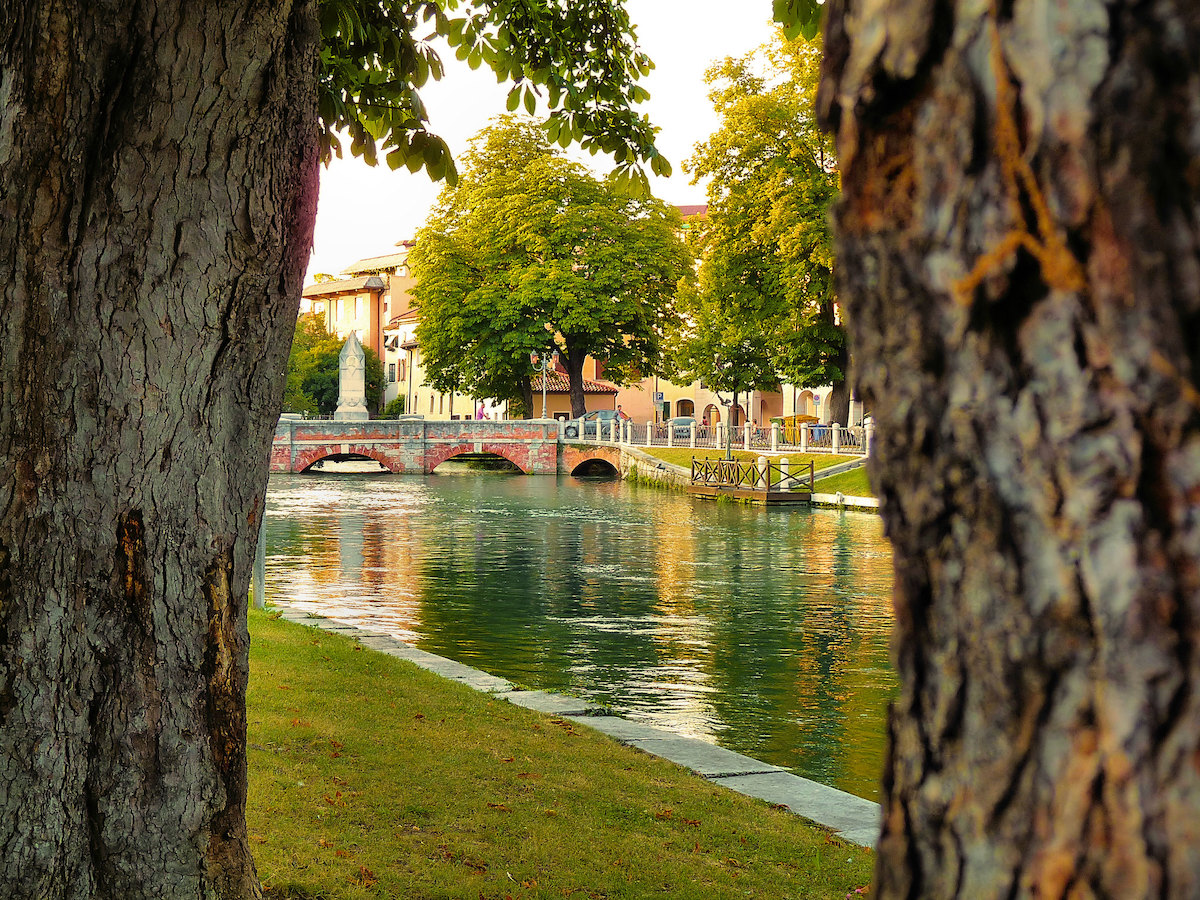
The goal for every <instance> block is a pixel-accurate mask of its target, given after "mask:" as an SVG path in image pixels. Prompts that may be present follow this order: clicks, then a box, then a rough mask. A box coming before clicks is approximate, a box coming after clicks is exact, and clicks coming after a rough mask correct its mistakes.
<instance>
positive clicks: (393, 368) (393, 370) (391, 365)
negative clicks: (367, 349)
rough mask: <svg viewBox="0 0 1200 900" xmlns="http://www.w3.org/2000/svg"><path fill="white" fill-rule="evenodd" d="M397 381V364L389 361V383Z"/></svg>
mask: <svg viewBox="0 0 1200 900" xmlns="http://www.w3.org/2000/svg"><path fill="white" fill-rule="evenodd" d="M395 382H396V364H395V363H388V383H389V384H395Z"/></svg>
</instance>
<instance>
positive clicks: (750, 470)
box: [692, 456, 817, 493]
mask: <svg viewBox="0 0 1200 900" xmlns="http://www.w3.org/2000/svg"><path fill="white" fill-rule="evenodd" d="M806 469H807V471H805V470H806ZM806 482H807V484H806ZM816 482H817V478H816V468H815V467H814V465H813V462H812V460H809V462H808V465H807V466H804V465H801V466H799V467H797V468H795V469H793V468H792V467H790V466H789V465H787V462H786V460H780V459H762V460H760V461H758V462H743V461H742V460H738V459H696V458H695V457H694V456H693V457H692V484H694V485H705V486H707V487H725V488H738V489H742V490H751V491H766V492H768V493H770V492H775V491H780V492H782V491H791V490H794V489H797V488H799V489H804V488H805V487H807V489H808V492H809V493H812V492H813V491H814V490H815V486H816Z"/></svg>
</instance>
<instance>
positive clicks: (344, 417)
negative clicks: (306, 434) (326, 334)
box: [333, 331, 371, 422]
mask: <svg viewBox="0 0 1200 900" xmlns="http://www.w3.org/2000/svg"><path fill="white" fill-rule="evenodd" d="M333 418H334V419H335V420H337V421H339V422H353V421H358V420H364V419H369V418H371V415H370V413H368V412H367V356H366V354H365V353H363V348H362V344H360V343H359V342H358V335H356V334H355V333H354V332H353V331H352V332H350V337H348V338H346V343H345V344H344V345H343V346H342V353H341V355H340V356H339V357H338V405H337V412H335V413H334V414H333Z"/></svg>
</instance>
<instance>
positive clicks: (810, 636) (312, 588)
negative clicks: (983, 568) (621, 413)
mask: <svg viewBox="0 0 1200 900" xmlns="http://www.w3.org/2000/svg"><path fill="white" fill-rule="evenodd" d="M891 579H892V575H891V549H890V547H889V546H888V544H887V542H886V540H885V539H884V538H883V535H882V528H881V524H880V521H879V518H878V516H876V515H874V514H868V513H860V512H839V511H837V510H823V509H815V510H808V509H805V508H791V509H778V508H774V509H764V508H761V507H750V506H743V505H740V504H716V503H712V502H711V501H701V500H693V499H691V498H689V497H687V496H686V495H684V494H680V493H676V492H671V491H665V490H661V489H657V488H652V487H645V486H636V485H630V484H627V483H624V482H621V481H615V480H591V479H576V478H571V477H565V476H564V477H559V478H549V477H532V476H505V475H496V474H480V473H469V474H455V475H437V474H435V475H431V476H427V477H422V476H408V475H375V476H363V475H272V476H271V480H270V488H269V491H268V495H267V597H268V599H269V600H278V601H279V602H285V603H289V604H291V605H293V606H297V607H299V608H301V609H309V610H312V611H315V612H321V613H323V614H327V615H332V616H337V617H341V618H347V619H351V620H355V621H358V622H360V623H364V624H367V625H369V626H370V627H373V628H376V629H378V630H381V631H384V632H387V633H389V634H392V635H394V636H396V637H399V638H402V639H403V640H406V641H410V642H412V643H414V644H416V645H417V646H418V647H421V648H422V649H424V650H428V651H430V652H433V653H437V654H440V655H442V656H447V657H450V658H452V659H456V660H459V661H461V662H464V663H468V664H470V665H473V666H476V667H478V668H480V669H483V670H485V671H487V672H491V673H492V674H495V675H499V676H501V677H503V678H507V679H509V680H511V681H513V682H516V683H518V684H520V685H523V686H526V687H531V688H540V689H544V690H552V691H560V692H563V693H567V694H571V695H573V696H577V697H582V698H585V699H588V700H592V701H596V702H599V703H602V704H603V705H605V706H607V707H609V708H610V709H612V710H613V711H614V712H615V713H617V714H619V715H624V716H626V717H628V718H630V719H634V720H637V721H641V722H646V723H648V724H652V725H659V726H664V727H667V728H670V729H672V730H674V731H677V732H680V733H684V734H689V735H693V736H698V737H703V738H705V739H707V740H710V741H713V742H714V743H717V744H720V745H721V746H724V747H728V748H730V749H733V750H737V751H740V752H742V753H746V754H749V755H750V756H753V757H755V758H757V759H761V760H764V761H766V762H769V763H773V764H775V765H779V766H784V767H787V768H789V769H791V770H793V771H795V772H796V773H798V774H801V775H804V776H806V777H808V778H812V779H814V780H816V781H820V782H823V783H825V784H831V785H834V786H836V787H839V788H842V789H843V790H847V791H850V792H852V793H855V794H858V795H859V796H862V797H868V798H871V799H876V797H877V794H878V787H877V782H878V780H879V772H880V765H881V759H882V753H883V743H884V710H885V708H886V705H887V703H888V701H889V700H890V699H891V697H892V696H893V695H894V692H895V689H896V678H895V674H894V672H893V670H892V668H891V664H890V662H889V659H888V632H889V630H890V628H891V621H892V613H891V604H890V591H891Z"/></svg>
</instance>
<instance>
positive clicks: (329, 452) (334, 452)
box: [292, 444, 397, 472]
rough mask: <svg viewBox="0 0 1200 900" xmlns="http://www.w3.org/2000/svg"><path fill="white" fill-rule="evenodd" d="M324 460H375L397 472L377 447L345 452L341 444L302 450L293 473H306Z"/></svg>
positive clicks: (293, 466) (359, 448)
mask: <svg viewBox="0 0 1200 900" xmlns="http://www.w3.org/2000/svg"><path fill="white" fill-rule="evenodd" d="M323 459H334V460H337V459H373V460H375V462H377V463H379V464H380V465H381V466H383V467H384V468H385V469H387V470H388V471H389V472H395V471H397V470H396V468H395V467H394V466H393V463H392V460H390V459H388V456H387V454H386V453H384V452H383V451H382V450H379V449H378V448H376V447H350V448H348V449H346V450H343V449H342V447H341V445H340V444H332V445H327V446H324V447H308V448H306V449H304V450H301V451H300V452H299V453H297V454H296V458H295V461H294V462H293V463H292V471H293V472H306V471H308V470H309V469H311V468H312V467H313V466H314V465H316V464H317V463H319V462H320V461H321V460H323Z"/></svg>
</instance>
